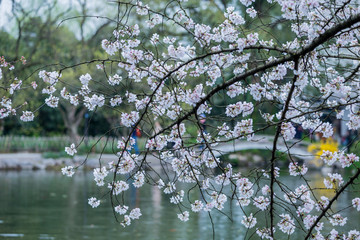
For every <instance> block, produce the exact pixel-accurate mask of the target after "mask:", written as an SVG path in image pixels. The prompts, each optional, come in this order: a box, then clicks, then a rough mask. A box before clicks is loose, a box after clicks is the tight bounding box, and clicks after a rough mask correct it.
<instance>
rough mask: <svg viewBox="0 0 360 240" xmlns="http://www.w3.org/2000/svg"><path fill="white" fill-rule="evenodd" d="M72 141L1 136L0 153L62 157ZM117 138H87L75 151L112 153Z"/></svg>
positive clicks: (60, 137) (58, 138)
mask: <svg viewBox="0 0 360 240" xmlns="http://www.w3.org/2000/svg"><path fill="white" fill-rule="evenodd" d="M71 143H72V141H71V140H70V139H69V138H68V137H67V136H56V137H25V136H1V137H0V153H16V152H31V153H43V154H44V157H49V158H50V157H51V158H56V157H62V156H68V155H66V153H65V151H64V149H65V147H67V146H70V144H71ZM138 144H139V148H140V149H142V148H143V146H144V141H143V140H142V139H139V141H138ZM116 145H117V138H108V139H106V138H101V139H100V137H89V138H88V141H87V144H85V142H82V144H81V145H80V146H79V148H78V149H77V151H78V154H87V153H89V152H91V153H101V152H103V153H113V152H114V151H115V152H117V149H116Z"/></svg>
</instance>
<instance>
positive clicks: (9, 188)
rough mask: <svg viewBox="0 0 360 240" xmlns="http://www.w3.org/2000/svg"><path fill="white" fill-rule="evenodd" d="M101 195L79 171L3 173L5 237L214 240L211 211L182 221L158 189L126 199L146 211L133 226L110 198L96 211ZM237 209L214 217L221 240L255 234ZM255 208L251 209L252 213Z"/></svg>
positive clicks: (0, 211)
mask: <svg viewBox="0 0 360 240" xmlns="http://www.w3.org/2000/svg"><path fill="white" fill-rule="evenodd" d="M310 177H311V179H312V181H311V184H312V185H313V186H317V184H318V185H319V187H323V185H322V181H323V178H322V175H321V174H320V173H310ZM284 181H285V184H287V185H288V186H290V187H291V186H295V184H297V181H300V179H299V178H295V177H285V178H284ZM314 184H315V185H314ZM101 194H103V193H101V192H99V188H98V187H97V186H96V185H95V184H94V182H93V180H92V173H91V172H82V173H77V174H76V175H75V176H74V177H73V178H67V177H64V176H62V175H61V174H60V173H59V172H55V171H21V172H13V171H10V172H0V239H97V240H99V239H121V240H126V239H129V240H130V239H131V240H145V239H146V240H152V239H154V240H157V239H212V227H211V222H210V219H209V216H208V215H207V213H205V212H203V213H200V214H191V215H190V220H189V221H188V222H186V223H183V222H180V220H179V219H178V218H177V213H178V211H177V208H176V206H175V205H173V204H170V203H169V200H168V196H167V195H164V194H161V192H160V190H159V189H157V188H156V187H152V186H149V185H147V186H144V187H142V188H141V189H140V190H136V189H130V193H129V194H128V196H127V197H126V198H127V199H126V201H127V203H128V204H129V206H130V208H133V207H140V208H141V210H142V214H143V216H141V218H140V219H139V220H135V221H133V223H132V224H131V225H130V226H129V227H127V228H123V227H122V226H121V225H120V224H119V223H117V222H116V221H115V218H114V215H113V212H112V210H111V208H110V203H109V201H107V200H108V197H104V198H103V199H102V204H101V205H100V207H99V208H96V209H92V208H91V207H90V206H89V205H88V204H87V199H88V198H89V197H90V196H94V195H95V196H99V195H101ZM356 195H359V194H358V193H357V194H356V193H346V194H345V195H344V196H343V198H341V199H340V200H339V201H338V202H337V203H336V204H335V206H334V209H335V210H340V209H343V208H346V207H347V206H348V203H349V201H350V202H351V199H352V198H354V197H355V196H356ZM195 197H196V196H195ZM329 197H330V196H329ZM233 207H234V208H233V210H232V211H229V210H230V207H229V206H228V207H227V210H226V211H227V212H228V214H229V215H230V214H231V215H232V219H233V221H230V220H229V218H228V217H227V216H225V215H223V214H220V213H214V214H213V215H212V217H213V222H214V224H215V226H216V228H215V231H216V232H215V237H216V239H219V240H220V239H243V238H244V236H245V235H246V234H247V235H246V238H248V237H250V236H251V232H249V233H247V232H246V229H245V228H244V227H243V226H242V225H241V224H240V222H241V219H242V216H243V215H242V213H241V211H238V210H237V208H236V206H235V204H234V205H233ZM252 209H253V207H252V206H249V207H248V210H249V212H251V211H252ZM253 210H254V211H255V209H253ZM344 213H345V212H344ZM346 214H347V215H348V216H351V217H353V220H352V221H351V222H350V226H348V228H349V229H354V228H359V225H360V224H359V222H360V216H359V214H358V212H356V211H353V210H352V209H347V210H346ZM259 221H261V218H259V217H258V222H259ZM326 228H328V229H331V228H329V226H327V227H326ZM302 238H303V237H301V235H296V236H292V239H302ZM252 239H258V237H257V236H253V237H252Z"/></svg>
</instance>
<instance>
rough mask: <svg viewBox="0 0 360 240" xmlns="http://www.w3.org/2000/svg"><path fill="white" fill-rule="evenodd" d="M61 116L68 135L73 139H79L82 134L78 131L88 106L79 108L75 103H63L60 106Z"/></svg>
mask: <svg viewBox="0 0 360 240" xmlns="http://www.w3.org/2000/svg"><path fill="white" fill-rule="evenodd" d="M59 109H60V112H61V116H62V118H63V120H64V124H65V127H66V131H67V135H68V136H69V137H70V139H71V140H72V141H75V142H77V141H79V140H80V135H79V132H78V129H79V126H80V123H81V121H82V120H83V118H84V113H85V112H86V108H84V107H82V108H78V107H76V106H73V105H61V106H60V108H59Z"/></svg>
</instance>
